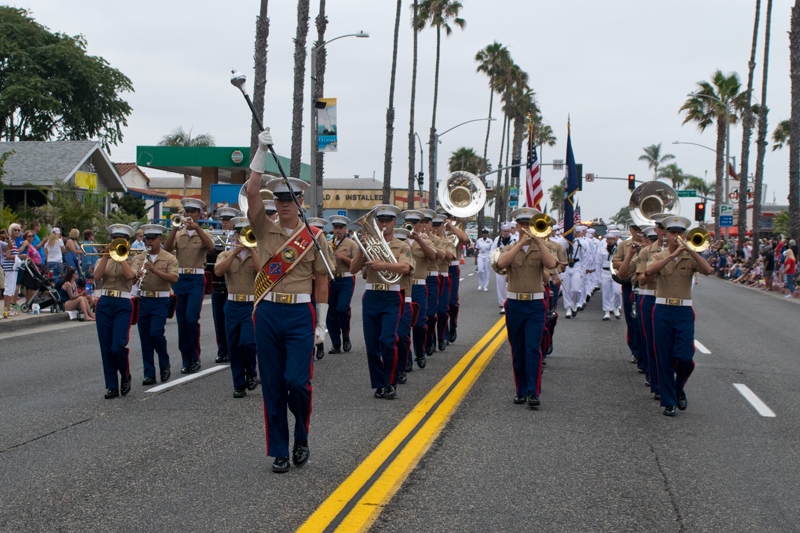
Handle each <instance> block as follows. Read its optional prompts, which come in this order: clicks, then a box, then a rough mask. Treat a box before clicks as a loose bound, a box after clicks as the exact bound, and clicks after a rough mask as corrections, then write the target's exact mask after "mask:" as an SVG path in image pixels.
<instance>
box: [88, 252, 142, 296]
mask: <svg viewBox="0 0 800 533" xmlns="http://www.w3.org/2000/svg"><path fill="white" fill-rule="evenodd" d="M125 262H126V263H128V266H129V267H131V270H133V272H134V273H136V257H135V256H134V255H131V256H129V257H128V260H127V261H125ZM135 279H136V278H133V279H126V278H125V273H124V272H123V271H122V264H121V263H120V262H118V261H114V260H113V259H109V260H108V262H107V263H106V271H105V273H104V274H103V278H102V279H100V280H98V282H97V288H98V289H107V290H110V291H122V292H131V287H133V282H134V280H135Z"/></svg>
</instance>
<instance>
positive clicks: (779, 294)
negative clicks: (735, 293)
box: [700, 276, 800, 304]
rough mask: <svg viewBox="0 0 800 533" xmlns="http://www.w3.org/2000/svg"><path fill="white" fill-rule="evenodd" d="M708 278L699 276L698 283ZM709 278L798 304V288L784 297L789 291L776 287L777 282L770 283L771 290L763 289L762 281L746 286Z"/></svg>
mask: <svg viewBox="0 0 800 533" xmlns="http://www.w3.org/2000/svg"><path fill="white" fill-rule="evenodd" d="M709 278H710V276H709V277H706V278H702V277H701V278H700V283H703V282H705V281H706V280H707V279H709ZM711 279H714V280H716V281H721V282H723V283H727V284H728V285H735V286H736V287H741V288H743V289H748V290H751V291H756V292H759V293H761V294H765V295H768V296H772V297H773V298H780V299H781V300H784V301H788V302H792V303H796V304H800V290H797V291H794V293H793V294H792V297H791V298H786V297H785V296H786V295H787V294H788V293H789V291H788V289H784V288H783V287H778V286H777V283H773V284H772V291H765V290H763V289H764V287H766V284H765V283H763V282H762V283H759V284H758V285H756V286H755V287H748V286H747V285H742V284H741V283H731V282H730V281H728V280H726V279H719V278H717V277H713V278H711Z"/></svg>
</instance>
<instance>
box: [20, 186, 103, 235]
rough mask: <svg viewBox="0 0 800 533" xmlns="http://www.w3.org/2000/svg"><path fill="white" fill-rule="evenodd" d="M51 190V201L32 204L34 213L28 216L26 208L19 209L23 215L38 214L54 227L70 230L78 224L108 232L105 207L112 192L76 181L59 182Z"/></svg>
mask: <svg viewBox="0 0 800 533" xmlns="http://www.w3.org/2000/svg"><path fill="white" fill-rule="evenodd" d="M41 192H42V193H45V192H47V191H41ZM49 192H50V193H51V194H52V195H53V198H52V199H51V200H50V203H49V204H47V205H43V206H39V207H33V208H30V210H31V212H32V215H33V216H25V215H24V214H22V211H23V209H18V211H19V212H20V214H21V216H23V217H24V218H26V219H30V218H38V219H39V220H41V221H42V223H43V224H47V225H48V226H50V227H51V228H54V227H61V228H63V229H64V230H65V231H67V232H68V231H70V230H71V229H73V228H75V229H77V230H79V231H83V230H86V229H91V230H94V232H95V233H97V234H100V235H104V234H105V233H106V227H107V226H108V219H107V218H106V217H105V215H103V211H104V210H105V202H106V198H107V197H108V193H104V192H95V191H84V190H83V189H79V188H78V187H76V186H75V185H74V184H72V183H58V184H56V185H55V186H53V188H52V189H50V190H49ZM21 207H23V206H21Z"/></svg>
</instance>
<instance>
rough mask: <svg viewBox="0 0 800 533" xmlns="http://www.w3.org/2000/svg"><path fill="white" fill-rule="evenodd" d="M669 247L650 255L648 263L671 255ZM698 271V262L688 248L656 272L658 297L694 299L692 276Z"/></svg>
mask: <svg viewBox="0 0 800 533" xmlns="http://www.w3.org/2000/svg"><path fill="white" fill-rule="evenodd" d="M669 254H670V252H669V248H664V250H663V251H661V252H658V253H657V254H653V255H651V256H650V259H649V260H648V262H647V264H648V265H650V264H653V263H655V262H657V261H661V260H662V259H664V258H665V257H669ZM695 272H697V262H696V261H695V260H694V258H692V256H691V255H689V252H687V251H686V250H684V251H682V252H681V253H680V255H678V257H676V258H675V259H672V260H671V261H670V262H669V263H667V264H666V265H665V266H664V268H662V269H661V270H660V271H659V272H658V274H656V283H657V284H658V287H657V288H656V298H680V299H681V300H691V299H692V276H693V275H694V273H695Z"/></svg>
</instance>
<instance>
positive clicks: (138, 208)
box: [111, 193, 147, 219]
mask: <svg viewBox="0 0 800 533" xmlns="http://www.w3.org/2000/svg"><path fill="white" fill-rule="evenodd" d="M111 202H112V203H113V204H115V205H117V206H119V208H120V209H122V210H123V211H124V212H125V213H127V214H129V215H132V216H135V217H136V218H137V219H140V218H144V216H145V215H146V214H147V211H146V210H145V205H146V203H145V201H144V200H142V199H141V198H136V197H135V196H134V195H132V194H126V195H124V196H122V197H121V198H120V197H119V196H117V195H116V193H115V194H114V196H112V197H111Z"/></svg>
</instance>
